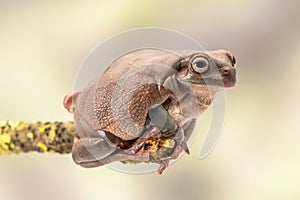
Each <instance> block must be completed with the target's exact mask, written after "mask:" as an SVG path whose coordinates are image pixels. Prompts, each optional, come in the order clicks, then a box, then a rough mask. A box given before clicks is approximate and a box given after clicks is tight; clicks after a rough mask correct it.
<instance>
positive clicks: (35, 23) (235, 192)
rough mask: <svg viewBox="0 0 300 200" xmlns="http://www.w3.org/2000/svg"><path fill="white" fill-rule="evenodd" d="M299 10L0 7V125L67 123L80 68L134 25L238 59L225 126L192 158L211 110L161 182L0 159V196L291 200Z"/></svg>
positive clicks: (179, 4) (46, 157)
mask: <svg viewBox="0 0 300 200" xmlns="http://www.w3.org/2000/svg"><path fill="white" fill-rule="evenodd" d="M299 8H300V1H297V0H294V1H293V0H286V1H279V0H253V1H240V0H239V1H237V0H228V1H214V0H210V1H208V0H206V1H203V0H197V1H196V0H186V1H184V2H183V1H176V0H173V1H170V0H160V1H151V2H150V1H148V3H147V1H139V0H110V1H108V0H100V1H30V0H24V1H20V0H11V1H0V74H1V78H0V120H8V119H11V120H12V119H14V120H16V119H22V120H25V121H32V122H34V121H37V120H42V121H46V120H72V116H70V115H69V114H68V113H67V112H66V111H65V110H64V109H63V107H62V99H63V97H64V95H66V94H67V93H68V92H70V91H71V90H72V89H73V86H74V83H75V79H76V76H77V72H78V70H79V68H80V65H81V63H82V62H83V61H84V59H85V58H86V57H87V55H88V54H89V52H91V51H92V50H93V49H94V48H95V47H96V46H97V45H98V44H99V43H101V42H103V41H104V40H106V39H107V38H109V37H110V36H112V35H115V34H117V33H119V32H122V31H126V30H129V29H132V28H140V27H147V26H155V27H162V28H171V29H175V30H177V31H180V32H183V33H185V34H187V35H189V36H190V37H192V38H194V39H195V40H196V41H197V42H199V43H200V44H202V45H203V46H204V48H205V49H207V50H214V49H219V48H224V49H228V50H230V51H231V52H233V53H234V55H235V56H236V58H237V60H238V79H239V82H238V85H237V87H236V88H234V89H230V90H228V91H227V94H226V95H227V103H226V110H227V111H226V121H225V124H224V130H223V133H222V137H221V139H220V140H219V142H218V144H217V146H216V147H215V149H214V151H213V152H212V153H211V154H210V155H209V156H208V157H207V158H206V159H204V160H200V159H199V152H200V147H201V144H202V142H203V136H204V135H205V133H206V131H207V129H208V127H209V123H210V117H209V113H210V112H211V111H210V110H209V111H208V112H207V113H206V114H204V115H203V116H202V117H201V119H200V126H199V129H198V130H197V136H196V139H195V141H194V142H193V144H192V146H191V155H190V156H183V157H182V158H181V159H179V160H178V161H177V162H175V163H174V164H173V165H172V166H171V167H170V168H169V169H168V170H167V171H166V172H165V173H164V174H163V175H162V176H159V175H157V174H156V173H150V174H142V175H135V174H126V173H120V172H117V171H114V170H112V169H110V168H107V167H101V168H95V169H83V168H80V167H79V166H77V165H75V164H74V163H73V161H72V159H71V156H70V155H64V156H61V155H52V154H38V153H31V154H22V155H17V156H1V157H0V163H1V165H0V179H1V181H0V199H1V200H2V199H3V200H6V199H7V200H17V199H22V200H27V199H28V200H29V199H30V200H35V199H45V200H48V199H49V200H50V199H74V200H77V199H91V200H93V199H130V200H135V199H145V200H148V199H149V200H150V199H166V200H167V199H170V200H171V199H172V200H174V199H205V200H220V199H221V200H248V199H249V200H253V199H257V200H258V199H261V200H266V199H272V200H277V199H278V200H282V199H289V200H291V199H300V190H299V189H300V170H299V169H300V145H299V141H300V124H299V116H300V106H299V102H300V93H299V85H300V80H299V78H298V75H299V73H300V67H299V64H298V61H299V56H300V25H299V24H300V12H299V11H300V10H299Z"/></svg>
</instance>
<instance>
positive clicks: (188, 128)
mask: <svg viewBox="0 0 300 200" xmlns="http://www.w3.org/2000/svg"><path fill="white" fill-rule="evenodd" d="M195 123H196V119H189V120H187V121H186V122H185V123H184V124H183V125H182V126H181V127H180V129H179V132H176V131H175V137H174V140H175V141H176V140H177V141H176V143H177V145H176V146H175V149H174V151H173V154H172V155H171V158H169V159H166V160H163V161H162V162H161V163H160V166H159V168H158V170H157V171H158V173H159V174H161V173H162V172H163V171H164V170H165V169H166V168H167V167H168V165H169V162H170V160H172V159H176V158H177V157H178V156H179V155H180V153H181V152H182V151H183V150H185V151H188V148H187V144H186V141H187V140H188V139H189V138H190V136H191V134H192V132H193V130H194V127H195ZM182 133H183V135H182ZM173 134H174V133H173ZM182 138H183V139H184V141H185V143H184V145H182V144H181V145H180V142H179V145H178V139H179V141H180V140H182ZM187 153H189V152H187Z"/></svg>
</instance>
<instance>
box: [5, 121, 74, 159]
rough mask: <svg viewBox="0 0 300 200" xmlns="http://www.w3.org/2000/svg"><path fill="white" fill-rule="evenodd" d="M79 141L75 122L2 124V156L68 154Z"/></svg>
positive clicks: (14, 122) (8, 122) (12, 122)
mask: <svg viewBox="0 0 300 200" xmlns="http://www.w3.org/2000/svg"><path fill="white" fill-rule="evenodd" d="M77 139H78V136H77V133H76V130H75V127H74V123H73V122H45V123H43V122H36V123H26V122H23V121H2V122H0V155H7V154H18V153H21V152H31V151H37V152H41V153H42V152H52V153H60V154H66V153H70V152H71V151H72V146H73V143H74V141H76V140H77Z"/></svg>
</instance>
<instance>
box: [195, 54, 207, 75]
mask: <svg viewBox="0 0 300 200" xmlns="http://www.w3.org/2000/svg"><path fill="white" fill-rule="evenodd" d="M192 69H193V70H194V71H195V72H197V73H199V74H203V73H206V72H207V71H208V70H209V62H208V60H207V59H206V58H204V57H196V58H194V59H193V61H192Z"/></svg>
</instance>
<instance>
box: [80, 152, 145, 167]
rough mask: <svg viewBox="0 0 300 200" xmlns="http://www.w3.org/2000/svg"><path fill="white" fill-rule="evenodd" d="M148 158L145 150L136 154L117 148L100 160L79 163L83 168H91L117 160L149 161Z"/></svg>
mask: <svg viewBox="0 0 300 200" xmlns="http://www.w3.org/2000/svg"><path fill="white" fill-rule="evenodd" d="M149 159H150V154H149V152H146V151H145V152H144V151H139V152H137V153H136V154H128V153H127V152H125V151H124V150H122V149H118V150H117V151H116V152H114V153H113V154H111V155H109V156H107V157H105V158H102V159H100V160H94V161H91V162H85V163H81V164H80V165H81V166H82V167H85V168H92V167H97V166H102V165H106V164H109V163H112V162H117V161H127V160H131V161H141V162H144V161H149Z"/></svg>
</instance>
